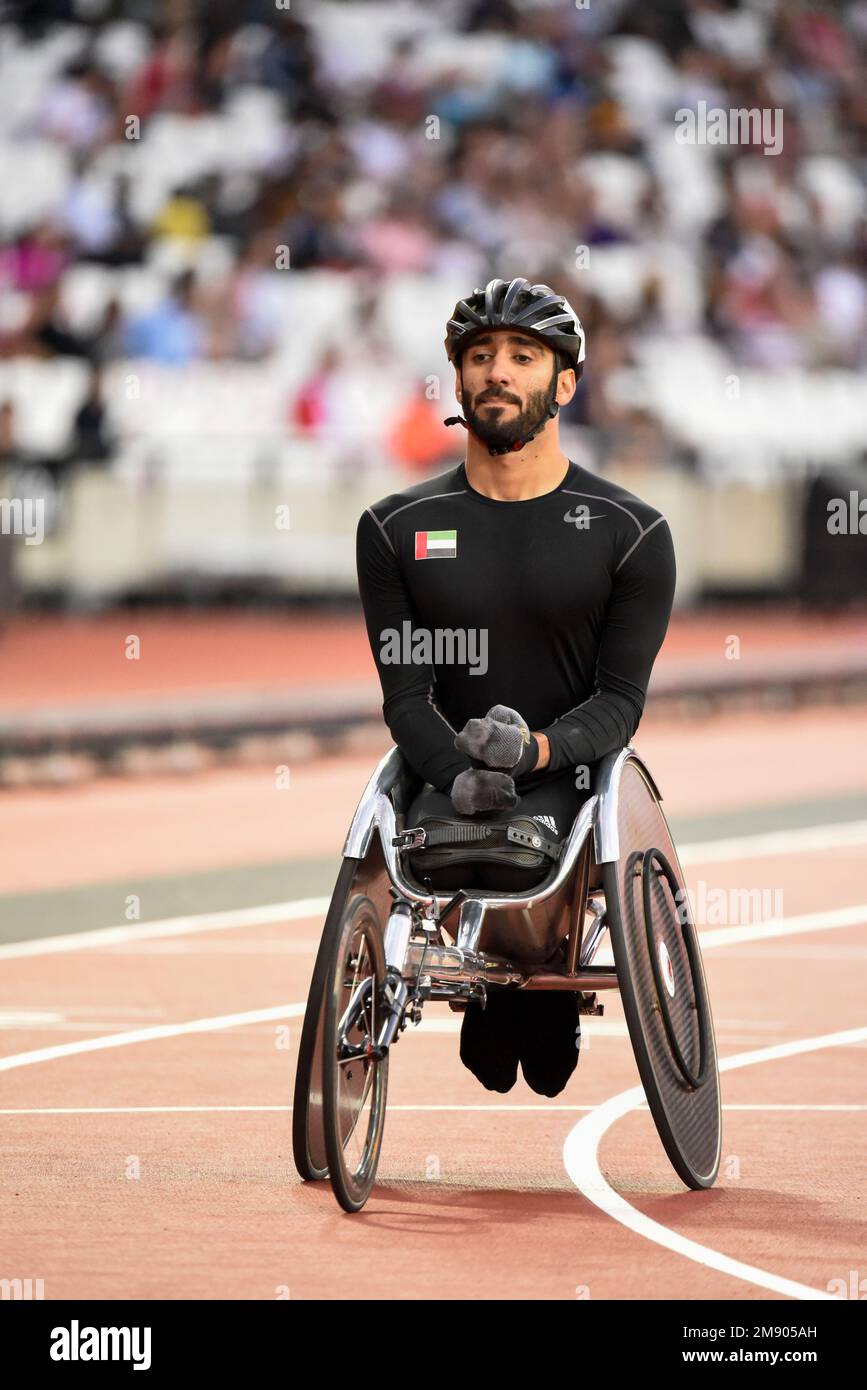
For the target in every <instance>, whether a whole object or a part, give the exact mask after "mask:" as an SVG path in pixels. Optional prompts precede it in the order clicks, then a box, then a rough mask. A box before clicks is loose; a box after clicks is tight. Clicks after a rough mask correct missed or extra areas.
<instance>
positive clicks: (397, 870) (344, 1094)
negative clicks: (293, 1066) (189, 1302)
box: [292, 744, 721, 1212]
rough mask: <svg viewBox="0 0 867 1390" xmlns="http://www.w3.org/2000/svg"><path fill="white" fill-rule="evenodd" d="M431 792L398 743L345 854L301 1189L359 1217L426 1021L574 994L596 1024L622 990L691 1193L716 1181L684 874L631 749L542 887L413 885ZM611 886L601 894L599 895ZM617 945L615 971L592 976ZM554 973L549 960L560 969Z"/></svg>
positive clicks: (712, 1106)
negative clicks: (310, 1185)
mask: <svg viewBox="0 0 867 1390" xmlns="http://www.w3.org/2000/svg"><path fill="white" fill-rule="evenodd" d="M421 785H422V783H421V779H420V778H419V777H418V776H417V774H416V773H415V772H414V771H413V770H412V769H411V768H410V766H409V764H408V763H407V761H406V759H405V758H404V756H403V754H402V753H401V752H400V750H399V749H398V748H397V747H393V748H392V749H391V750H390V751H389V752H388V753H386V754H385V756H384V757H383V758H382V759H381V761H380V762H379V764H378V766H377V767H376V770H375V771H374V773H373V775H372V777H371V778H370V781H369V782H368V784H367V787H366V788H365V790H364V792H363V794H362V796H361V799H360V801H359V803H358V807H357V809H356V812H355V816H354V817H353V820H352V824H351V826H350V828H349V833H348V835H347V837H346V842H345V844H344V848H343V860H342V864H341V867H340V871H339V873H338V876H337V883H336V885H335V888H334V892H333V895H332V898H331V903H330V906H329V909H328V913H327V915H326V918H325V925H324V928H323V932H322V938H321V941H320V945H319V951H318V954H317V957H316V964H315V966H314V970H313V978H312V981H311V985H310V992H309V995H308V1000H307V1007H306V1011H305V1015H304V1024H303V1028H302V1033H301V1041H300V1046H299V1054H298V1064H297V1070H296V1076H295V1096H294V1106H293V1117H292V1146H293V1155H294V1160H295V1166H296V1168H297V1169H298V1172H299V1173H300V1175H301V1177H302V1178H304V1179H305V1180H308V1181H312V1180H317V1179H324V1178H330V1180H331V1185H332V1188H333V1191H334V1195H335V1197H336V1198H337V1200H338V1202H339V1203H340V1205H341V1206H342V1207H343V1208H344V1210H346V1211H348V1212H356V1211H359V1210H360V1209H361V1208H362V1207H363V1206H364V1203H365V1202H366V1200H367V1198H368V1196H369V1194H370V1190H371V1188H372V1186H373V1183H374V1180H375V1177H376V1170H377V1164H378V1162H379V1156H380V1151H381V1146H382V1136H383V1129H384V1124H385V1110H386V1093H387V1088H388V1059H389V1050H390V1048H391V1047H392V1046H393V1045H394V1044H395V1043H396V1042H397V1041H398V1040H399V1039H400V1037H401V1035H402V1033H403V1031H404V1030H405V1029H406V1028H407V1027H408V1026H409V1025H410V1024H418V1023H419V1022H420V1021H421V1017H422V1010H423V1008H424V1007H425V1006H426V1005H428V1004H430V1003H432V1002H433V1001H439V1000H443V1001H447V1002H448V1003H449V1005H450V1007H452V1008H453V1009H456V1010H462V1009H465V1008H479V1007H481V1006H482V1005H483V1003H484V1000H485V997H486V992H487V991H488V990H493V989H548V990H552V989H570V990H575V991H577V992H578V994H579V1012H580V1013H584V1014H601V1013H602V1012H603V1005H602V1004H600V1003H598V1002H597V996H598V994H599V993H600V992H601V991H603V990H607V989H617V990H619V991H620V996H621V999H622V1001H623V1009H624V1013H625V1016H626V1024H627V1028H628V1032H629V1037H630V1041H631V1043H632V1048H633V1052H634V1054H635V1060H636V1063H637V1066H638V1071H639V1075H640V1077H641V1082H642V1085H643V1087H644V1091H645V1095H646V1097H647V1103H648V1107H649V1110H650V1113H651V1115H652V1117H653V1120H654V1123H655V1125H656V1129H657V1132H658V1134H659V1137H660V1139H661V1141H662V1144H663V1147H664V1149H665V1152H666V1153H667V1155H668V1157H669V1159H670V1161H671V1163H672V1165H673V1167H674V1169H675V1171H676V1172H677V1174H678V1176H679V1177H680V1178H681V1179H682V1180H683V1182H684V1183H685V1184H686V1185H687V1186H688V1187H690V1188H694V1189H700V1188H707V1187H710V1186H712V1185H713V1183H714V1181H715V1180H716V1176H717V1173H718V1171H719V1162H720V1151H721V1113H720V1088H719V1071H718V1066H717V1055H716V1042H715V1038H714V1030H713V1019H712V1016H711V1009H710V1002H709V999H708V992H707V985H706V981H705V975H704V968H703V964H702V959H701V952H700V949H699V944H698V937H697V933H696V930H695V925H694V922H693V920H692V915H691V911H690V907H689V899H688V897H687V894H686V889H685V883H684V879H683V873H682V870H681V868H680V864H679V861H678V857H677V850H676V849H675V846H674V843H673V841H672V838H671V833H670V831H669V828H668V823H667V821H666V819H665V816H664V814H663V811H662V808H661V806H660V800H661V794H660V792H659V789H658V788H657V786H656V783H655V782H654V779H653V777H652V775H651V773H650V771H649V769H648V767H647V766H646V764H645V763H644V762H643V760H642V758H641V757H640V756H639V754H638V753H637V752H636V751H635V749H634V747H633V746H632V745H631V744H628V745H627V746H626V747H625V748H622V749H620V750H619V751H618V752H614V753H610V754H608V755H607V756H606V757H605V758H603V759H601V760H600V762H599V763H598V764H597V765H596V769H595V776H594V779H593V784H592V786H591V792H590V795H589V796H588V798H587V800H586V801H584V803H583V804H582V805H581V807H580V809H579V811H578V814H577V816H576V818H575V820H574V823H573V825H572V829H571V831H570V833H569V834H568V836H567V837H566V839H565V840H564V841H563V843H562V846H561V848H560V852H559V857H558V859H557V861H556V862H554V863H553V865H552V867H551V868H550V870H549V872H548V874H547V877H545V878H544V879H543V880H542V881H541V882H540V883H539V884H538V885H537V886H536V887H534V888H533V889H532V891H529V892H527V891H525V892H521V893H505V892H504V893H500V892H493V891H491V890H490V889H459V890H458V891H457V892H455V893H451V894H443V893H441V892H440V891H436V892H434V891H432V890H431V889H430V887H426V886H425V885H424V884H422V883H421V882H419V881H418V880H417V879H415V878H414V877H413V875H412V873H411V871H410V868H409V865H408V858H407V854H406V851H407V850H409V849H411V848H414V847H418V846H419V845H420V844H423V837H424V834H425V831H424V829H423V828H419V827H414V826H407V825H406V815H407V811H408V809H409V808H410V806H411V804H412V801H413V798H414V796H415V794H416V793H417V791H418V790H419V788H420V786H421ZM600 877H601V886H595V885H596V884H598V883H599V879H600ZM606 932H607V933H608V934H609V936H610V940H611V948H612V953H613V957H614V968H613V969H612V968H611V967H609V966H606V965H594V964H593V960H594V957H595V956H596V955H597V953H598V950H599V947H600V945H601V943H602V941H603V939H604V937H605V934H606ZM552 960H553V962H554V963H553V964H552Z"/></svg>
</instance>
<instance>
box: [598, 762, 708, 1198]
mask: <svg viewBox="0 0 867 1390" xmlns="http://www.w3.org/2000/svg"><path fill="white" fill-rule="evenodd" d="M617 819H618V831H619V836H620V847H621V856H620V859H619V860H618V861H617V862H616V863H613V862H612V863H607V864H604V865H603V881H604V886H605V902H606V910H607V919H608V925H609V928H610V931H611V945H612V949H613V952H614V961H615V965H616V967H617V978H618V985H619V989H620V996H621V998H622V1000H623V1010H624V1013H625V1015H626V1024H627V1027H628V1029H629V1036H630V1040H631V1042H632V1048H633V1051H634V1053H635V1061H636V1064H637V1066H638V1071H639V1075H640V1076H641V1080H642V1084H643V1086H644V1091H645V1094H646V1096H647V1104H648V1106H649V1108H650V1112H651V1115H652V1116H653V1120H654V1123H655V1124H656V1128H657V1131H658V1133H659V1137H660V1139H661V1140H662V1143H663V1146H664V1148H665V1151H666V1153H667V1154H668V1157H669V1159H670V1160H671V1162H672V1164H673V1166H674V1169H675V1171H676V1172H677V1173H678V1175H679V1176H680V1177H681V1178H682V1179H683V1181H684V1182H685V1183H686V1185H687V1186H688V1187H691V1188H696V1189H697V1188H704V1187H711V1186H712V1185H713V1183H714V1182H715V1180H716V1176H717V1173H718V1172H719V1161H720V1151H721V1144H722V1117H721V1111H720V1089H719V1071H718V1067H717V1055H716V1042H715V1039H714V1031H713V1018H712V1015H711V1009H710V1001H709V999H708V993H707V982H706V980H705V974H704V966H703V963H702V959H701V950H700V948H699V944H698V935H697V933H696V929H695V924H694V923H693V920H692V913H691V910H690V906H689V899H688V897H687V894H686V885H685V882H684V878H683V872H682V870H681V867H680V864H679V862H678V858H677V851H676V850H675V847H674V844H673V842H672V839H671V834H670V832H669V829H668V824H667V822H666V819H665V816H664V814H663V811H662V807H661V806H660V804H659V801H658V800H657V797H656V795H655V793H654V791H653V789H652V788H651V786H650V784H649V782H648V781H647V779H646V777H645V775H644V773H643V771H642V769H641V766H640V764H639V763H637V762H635V761H634V760H627V762H626V763H625V764H624V766H623V770H622V774H621V780H620V791H619V796H618V811H617Z"/></svg>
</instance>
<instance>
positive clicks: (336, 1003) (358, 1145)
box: [322, 894, 388, 1212]
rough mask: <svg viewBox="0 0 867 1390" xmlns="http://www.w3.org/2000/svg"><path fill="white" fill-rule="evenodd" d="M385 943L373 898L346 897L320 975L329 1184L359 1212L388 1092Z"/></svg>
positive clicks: (374, 1163) (376, 1153) (375, 1155)
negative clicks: (322, 977) (322, 980)
mask: <svg viewBox="0 0 867 1390" xmlns="http://www.w3.org/2000/svg"><path fill="white" fill-rule="evenodd" d="M385 974H386V970H385V942H384V940H383V927H382V920H381V918H380V915H379V911H378V909H377V907H376V904H375V903H374V902H373V901H372V900H371V899H370V898H369V897H367V896H366V895H364V894H356V895H355V896H354V897H353V898H352V899H351V900H350V902H349V904H348V906H347V908H346V912H345V915H344V919H343V922H342V924H341V928H340V932H339V934H338V936H337V940H336V943H335V950H334V952H333V954H332V957H331V962H330V966H329V969H328V971H327V973H326V976H325V988H324V998H323V1027H322V1116H323V1128H324V1132H325V1153H326V1158H327V1161H328V1175H329V1177H330V1179H331V1186H332V1188H333V1190H334V1195H335V1197H336V1198H337V1200H338V1202H339V1203H340V1205H341V1206H342V1207H343V1209H344V1211H350V1212H355V1211H360V1210H361V1208H362V1207H363V1206H364V1203H365V1202H366V1201H367V1198H368V1196H369V1195H370V1190H371V1188H372V1187H373V1183H374V1180H375V1178H376V1169H377V1165H378V1163H379V1154H380V1149H381V1147H382V1135H383V1130H384V1127H385V1106H386V1096H387V1093H388V1047H387V1046H380V1043H381V1039H382V1035H383V1029H384V1024H385V1021H386V1004H385V1000H384V991H385Z"/></svg>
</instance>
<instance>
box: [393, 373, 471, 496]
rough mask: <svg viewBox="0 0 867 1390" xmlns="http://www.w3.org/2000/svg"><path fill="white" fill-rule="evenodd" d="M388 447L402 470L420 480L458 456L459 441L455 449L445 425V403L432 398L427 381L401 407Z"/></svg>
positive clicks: (453, 440) (452, 436)
mask: <svg viewBox="0 0 867 1390" xmlns="http://www.w3.org/2000/svg"><path fill="white" fill-rule="evenodd" d="M388 445H389V448H390V450H391V453H392V456H393V458H394V459H395V461H396V462H397V463H398V464H399V465H400V467H401V468H403V469H404V470H405V471H406V472H407V473H411V474H415V475H417V476H419V477H425V476H427V475H428V474H430V473H433V472H434V470H435V469H436V468H437V466H438V465H439V464H441V463H443V461H444V460H445V459H447V458H451V457H453V456H454V455H455V454H456V453H457V452H458V449H459V445H460V441H459V442H458V445H457V446H456V445H455V439H454V435H453V434H451V433H450V432H449V430H448V428H447V426H446V425H445V424H444V423H443V409H442V402H441V401H439V400H431V399H430V398H429V396H428V393H427V385H426V383H425V382H424V381H422V382H419V384H418V385H417V386H416V389H415V391H414V392H413V393H412V395H411V396H410V397H409V399H408V400H407V401H406V402H405V404H404V405H402V406H401V407H400V409H399V411H398V413H397V417H396V419H395V421H394V424H393V426H392V429H391V431H390V433H389V436H388Z"/></svg>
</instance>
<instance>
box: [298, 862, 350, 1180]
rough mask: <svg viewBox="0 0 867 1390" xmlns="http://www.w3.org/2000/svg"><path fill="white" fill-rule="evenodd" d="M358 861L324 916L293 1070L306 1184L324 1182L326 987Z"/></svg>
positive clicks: (344, 874)
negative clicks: (323, 1069)
mask: <svg viewBox="0 0 867 1390" xmlns="http://www.w3.org/2000/svg"><path fill="white" fill-rule="evenodd" d="M360 862H361V861H360V860H359V859H344V860H343V863H342V864H341V866H340V872H339V873H338V875H337V882H336V884H335V885H334V892H333V893H332V895H331V902H330V904H329V907H328V912H327V913H326V916H325V924H324V926H323V928H322V936H321V938H320V942H319V950H318V952H317V954H316V964H315V966H314V967H313V978H312V980H311V981H310V989H309V991H308V994H307V1008H306V1010H305V1012H304V1023H303V1025H302V1028H301V1042H300V1045H299V1048H298V1064H297V1067H296V1071H295V1098H294V1105H293V1109H292V1152H293V1155H294V1158H295V1167H296V1168H297V1169H298V1172H299V1173H300V1175H301V1177H302V1178H303V1179H304V1180H305V1182H315V1181H316V1180H317V1179H318V1180H321V1179H323V1178H327V1177H328V1159H327V1158H326V1155H325V1131H324V1128H323V1119H322V1028H323V1022H324V1014H325V1008H324V998H325V983H326V978H327V976H328V974H329V969H330V965H331V961H332V958H333V956H334V952H335V950H336V949H337V948H336V944H335V943H336V939H337V936H338V934H339V932H340V929H341V927H342V924H343V919H344V916H345V914H346V905H347V903H348V902H349V899H350V896H351V893H352V883H353V880H354V878H355V875H356V872H357V870H358V866H359V864H360Z"/></svg>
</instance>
